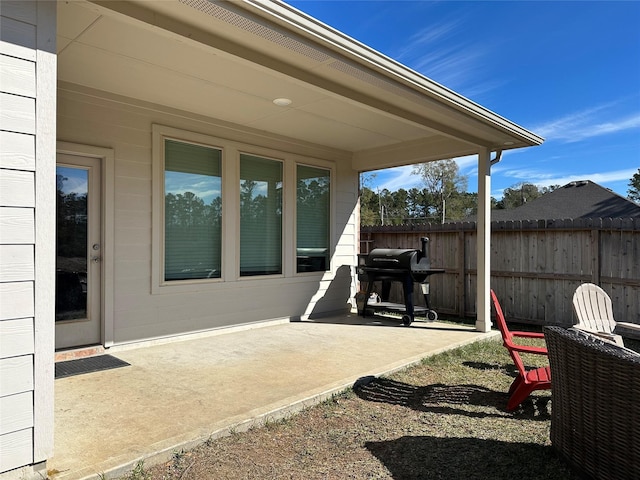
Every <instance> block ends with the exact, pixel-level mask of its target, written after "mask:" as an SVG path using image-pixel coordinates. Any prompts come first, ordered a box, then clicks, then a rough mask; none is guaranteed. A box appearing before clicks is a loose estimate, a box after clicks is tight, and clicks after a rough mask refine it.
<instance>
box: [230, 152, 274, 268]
mask: <svg viewBox="0 0 640 480" xmlns="http://www.w3.org/2000/svg"><path fill="white" fill-rule="evenodd" d="M279 273H282V163H281V162H278V161H275V160H270V159H267V158H261V157H256V156H253V155H246V154H242V155H240V276H250V275H273V274H279Z"/></svg>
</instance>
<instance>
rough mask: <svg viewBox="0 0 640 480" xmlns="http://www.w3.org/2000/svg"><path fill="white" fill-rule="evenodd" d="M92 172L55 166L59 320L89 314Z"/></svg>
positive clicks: (79, 317)
mask: <svg viewBox="0 0 640 480" xmlns="http://www.w3.org/2000/svg"><path fill="white" fill-rule="evenodd" d="M88 182H89V172H88V170H85V169H83V168H72V167H57V169H56V217H57V221H56V227H57V232H56V321H60V320H75V319H81V318H86V317H87V251H88V249H87V233H88V231H87V225H88V224H87V212H88V210H87V206H88Z"/></svg>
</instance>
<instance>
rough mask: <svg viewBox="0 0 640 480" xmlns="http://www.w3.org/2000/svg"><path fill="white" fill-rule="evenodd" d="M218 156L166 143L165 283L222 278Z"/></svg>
mask: <svg viewBox="0 0 640 480" xmlns="http://www.w3.org/2000/svg"><path fill="white" fill-rule="evenodd" d="M221 163H222V152H221V151H220V150H219V149H216V148H211V147H206V146H202V145H194V144H190V143H184V142H178V141H175V140H165V177H164V179H165V185H164V191H165V209H164V212H165V214H164V229H165V238H164V252H165V255H164V279H165V280H190V279H202V278H220V276H221V271H222V268H221V251H222V249H221V242H222V192H221V190H222V167H221Z"/></svg>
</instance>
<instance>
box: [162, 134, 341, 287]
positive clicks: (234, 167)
mask: <svg viewBox="0 0 640 480" xmlns="http://www.w3.org/2000/svg"><path fill="white" fill-rule="evenodd" d="M151 131H152V146H151V156H152V202H151V210H152V235H151V250H152V255H151V293H152V294H154V295H156V294H170V293H183V292H184V293H187V292H189V293H192V292H201V291H208V290H212V289H224V288H234V287H237V282H243V288H248V287H251V286H252V285H254V284H255V285H256V286H259V285H264V283H265V282H269V281H278V282H282V281H283V280H284V279H286V280H287V281H288V280H289V279H290V280H295V278H297V277H301V276H304V277H308V276H316V277H323V276H324V275H325V274H327V273H329V274H333V273H334V263H333V255H334V253H335V245H334V243H335V218H336V200H335V199H336V195H335V188H336V186H335V183H336V173H335V172H336V166H335V163H334V162H331V161H328V160H322V159H317V158H311V157H307V156H303V155H299V154H295V153H291V152H285V151H280V150H275V149H273V148H268V147H260V146H256V145H250V144H244V143H241V142H237V141H234V140H229V139H224V138H220V137H216V136H213V135H206V134H202V133H196V132H190V131H188V130H183V129H179V128H174V127H169V126H166V125H159V124H153V125H152V127H151ZM165 138H168V139H172V140H177V141H184V142H188V143H195V144H199V145H203V146H210V147H212V148H217V149H220V150H221V151H222V195H223V197H222V239H221V245H222V258H221V262H222V275H221V278H216V279H198V280H179V281H165V280H164V140H165ZM240 154H247V155H255V156H258V157H263V158H268V159H272V160H275V161H280V162H282V164H283V170H282V171H283V179H282V186H283V196H282V212H283V213H282V215H283V218H282V239H283V240H282V263H283V264H282V274H277V275H258V276H247V277H240V244H239V238H240V206H239V201H240V198H239V192H240ZM297 165H305V166H310V167H317V168H323V169H327V170H328V171H329V172H330V173H329V174H330V198H331V200H330V216H331V217H330V218H331V222H330V228H329V250H330V251H329V269H328V270H327V271H323V272H302V273H297V272H296V270H297V269H296V265H297V259H296V203H297V199H296V194H297V188H296V179H297V170H296V167H297ZM285 283H286V281H285Z"/></svg>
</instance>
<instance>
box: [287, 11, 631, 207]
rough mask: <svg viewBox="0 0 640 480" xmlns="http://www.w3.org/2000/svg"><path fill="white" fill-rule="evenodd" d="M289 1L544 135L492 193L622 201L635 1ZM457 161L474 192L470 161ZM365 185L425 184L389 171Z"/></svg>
mask: <svg viewBox="0 0 640 480" xmlns="http://www.w3.org/2000/svg"><path fill="white" fill-rule="evenodd" d="M287 3H289V4H290V5H292V6H294V7H295V8H298V9H299V10H302V11H303V12H305V13H307V14H309V15H311V16H313V17H315V18H317V19H318V20H320V21H322V22H324V23H325V24H327V25H329V26H331V27H333V28H336V29H338V30H340V31H342V32H343V33H346V34H347V35H349V36H351V37H352V38H354V39H356V40H358V41H360V42H362V43H365V44H367V45H368V46H370V47H372V48H374V49H376V50H378V51H379V52H381V53H383V54H385V55H387V56H389V57H391V58H393V59H395V60H397V61H399V62H401V63H403V64H405V65H406V66H408V67H410V68H412V69H414V70H416V71H418V72H420V73H421V74H423V75H425V76H426V77H428V78H430V79H432V80H435V81H436V82H438V83H441V84H443V85H444V86H446V87H448V88H450V89H452V90H454V91H456V92H458V93H460V94H462V95H464V96H465V97H467V98H469V99H471V100H473V101H475V102H477V103H479V104H480V105H482V106H484V107H486V108H488V109H489V110H492V111H493V112H495V113H497V114H499V115H501V116H503V117H506V118H507V119H509V120H511V121H513V122H515V123H517V124H519V125H521V126H523V127H525V128H527V129H529V130H531V131H533V132H535V133H537V134H538V135H541V136H543V137H544V138H545V143H544V144H543V145H542V146H539V147H532V148H529V149H519V150H514V151H511V152H505V153H504V155H503V157H502V161H501V162H500V163H498V164H496V165H495V166H494V167H492V170H491V171H492V195H493V196H494V197H496V198H500V197H501V196H502V191H503V190H504V189H505V188H508V187H511V186H514V185H516V184H519V183H521V182H530V183H534V184H536V185H538V186H540V187H542V186H548V185H555V184H558V185H564V184H566V183H568V182H570V181H573V180H592V181H594V182H596V183H598V184H600V185H602V186H604V187H607V188H610V189H611V190H613V191H614V192H616V193H618V194H620V195H622V196H625V197H626V195H627V190H628V188H629V187H628V183H629V179H630V178H631V177H632V175H633V174H634V173H635V172H637V171H638V168H640V1H624V2H617V1H601V2H595V1H583V2H579V1H568V2H555V1H535V2H529V1H515V0H514V1H492V2H488V1H486V2H485V1H473V2H469V1H444V2H430V1H401V0H393V1H390V0H366V1H365V0H362V1H345V0H323V1H316V0H291V1H288V2H287ZM458 164H459V166H460V172H461V173H462V174H465V175H467V176H468V178H469V188H468V190H469V191H471V192H475V191H477V170H476V159H475V157H474V158H463V159H459V160H458ZM372 186H373V187H374V188H380V189H382V188H387V189H389V190H391V191H395V190H397V189H399V188H405V189H408V188H411V187H414V186H417V187H420V179H419V177H418V176H416V175H411V167H405V168H398V169H391V170H387V171H380V172H378V174H377V176H376V178H375V180H374V182H373V185H372Z"/></svg>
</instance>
